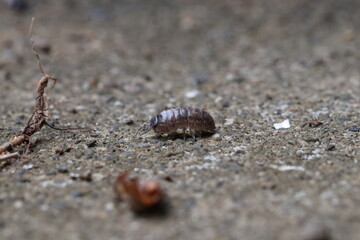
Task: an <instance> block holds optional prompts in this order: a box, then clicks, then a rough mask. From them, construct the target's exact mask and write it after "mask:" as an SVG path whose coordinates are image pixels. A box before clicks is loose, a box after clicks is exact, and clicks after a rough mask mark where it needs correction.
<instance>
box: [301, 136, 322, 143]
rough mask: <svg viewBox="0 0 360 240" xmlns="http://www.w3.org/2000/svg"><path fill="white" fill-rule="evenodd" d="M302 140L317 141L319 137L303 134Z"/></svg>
mask: <svg viewBox="0 0 360 240" xmlns="http://www.w3.org/2000/svg"><path fill="white" fill-rule="evenodd" d="M303 140H304V141H305V142H317V141H319V138H316V137H312V136H304V137H303Z"/></svg>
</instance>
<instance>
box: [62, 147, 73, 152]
mask: <svg viewBox="0 0 360 240" xmlns="http://www.w3.org/2000/svg"><path fill="white" fill-rule="evenodd" d="M71 149H72V148H71V147H67V148H65V150H64V152H67V153H68V152H70V151H71Z"/></svg>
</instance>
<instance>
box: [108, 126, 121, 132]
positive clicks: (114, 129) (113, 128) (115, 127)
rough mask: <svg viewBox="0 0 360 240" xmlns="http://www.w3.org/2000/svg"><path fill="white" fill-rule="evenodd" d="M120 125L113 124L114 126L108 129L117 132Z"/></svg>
mask: <svg viewBox="0 0 360 240" xmlns="http://www.w3.org/2000/svg"><path fill="white" fill-rule="evenodd" d="M119 127H121V124H116V125H112V126H110V127H108V130H109V132H115V131H116V130H118V129H119Z"/></svg>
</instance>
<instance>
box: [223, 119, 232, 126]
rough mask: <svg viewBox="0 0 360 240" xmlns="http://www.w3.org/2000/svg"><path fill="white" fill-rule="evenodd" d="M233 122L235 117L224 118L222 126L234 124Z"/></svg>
mask: <svg viewBox="0 0 360 240" xmlns="http://www.w3.org/2000/svg"><path fill="white" fill-rule="evenodd" d="M234 122H235V119H233V118H226V119H225V123H224V126H230V125H232V124H234Z"/></svg>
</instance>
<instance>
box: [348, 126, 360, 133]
mask: <svg viewBox="0 0 360 240" xmlns="http://www.w3.org/2000/svg"><path fill="white" fill-rule="evenodd" d="M349 131H351V132H360V128H359V127H358V126H356V125H353V126H351V127H350V128H349Z"/></svg>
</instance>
